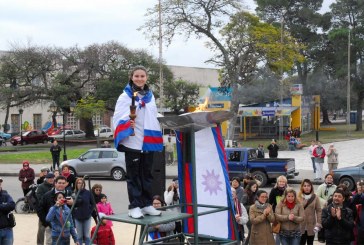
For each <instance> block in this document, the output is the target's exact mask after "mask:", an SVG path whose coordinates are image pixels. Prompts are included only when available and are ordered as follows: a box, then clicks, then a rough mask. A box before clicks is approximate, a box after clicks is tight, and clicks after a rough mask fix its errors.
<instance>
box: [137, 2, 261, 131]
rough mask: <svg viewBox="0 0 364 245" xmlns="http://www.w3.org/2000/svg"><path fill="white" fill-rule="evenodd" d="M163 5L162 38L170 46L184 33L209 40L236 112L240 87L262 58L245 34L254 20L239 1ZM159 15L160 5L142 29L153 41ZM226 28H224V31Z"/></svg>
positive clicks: (214, 60)
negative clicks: (229, 88)
mask: <svg viewBox="0 0 364 245" xmlns="http://www.w3.org/2000/svg"><path fill="white" fill-rule="evenodd" d="M161 6H162V7H161V11H162V13H163V15H162V16H163V17H162V18H163V20H162V25H163V30H164V34H163V37H164V39H165V40H166V41H167V43H171V41H172V39H173V37H174V35H175V34H185V35H186V36H187V38H188V37H190V36H191V35H194V36H196V37H197V38H201V37H206V38H208V40H209V41H210V42H209V47H210V48H211V49H212V50H213V51H215V52H216V53H217V54H216V56H215V57H214V58H212V59H211V60H209V62H213V63H215V64H217V65H219V66H220V67H221V68H222V69H223V71H222V73H221V86H222V87H231V88H232V90H233V92H232V106H231V110H232V111H237V109H238V96H237V91H238V84H240V85H242V84H245V83H248V82H250V81H251V78H252V77H253V75H252V74H254V71H255V70H256V66H257V62H258V59H259V55H258V53H257V50H256V48H257V47H256V46H254V45H253V39H252V38H249V35H247V34H249V33H246V32H245V30H247V29H249V23H248V20H249V19H250V20H252V18H250V17H249V16H248V15H247V14H244V13H241V12H240V11H241V5H240V1H237V0H196V1H189V0H188V1H174V0H164V1H162V4H161ZM158 13H159V6H157V5H156V6H155V7H154V8H151V9H149V10H148V12H147V16H148V17H149V19H148V20H147V21H146V23H145V25H144V26H143V28H144V29H145V30H146V31H145V32H146V33H152V35H149V36H150V38H151V39H155V38H156V36H155V35H153V33H157V32H156V31H155V30H158V27H159V22H158V18H157V16H158ZM229 17H232V19H231V25H226V20H227V19H228V18H229ZM242 19H243V20H247V21H244V22H243V23H242V22H240V21H239V20H242ZM224 26H225V29H224V30H222V28H223V27H224ZM220 31H221V32H220ZM219 32H220V33H221V36H220V35H219ZM237 34H238V35H237ZM244 35H245V36H244ZM239 37H241V38H239ZM245 41H247V42H245ZM235 121H236V120H235V119H232V120H231V123H230V124H229V125H230V129H229V130H232V129H233V128H234V124H235ZM229 135H233V134H232V133H230V134H229Z"/></svg>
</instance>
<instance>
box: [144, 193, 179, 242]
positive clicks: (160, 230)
mask: <svg viewBox="0 0 364 245" xmlns="http://www.w3.org/2000/svg"><path fill="white" fill-rule="evenodd" d="M165 206H166V203H165V202H164V201H163V200H162V197H161V196H159V195H155V196H154V197H153V207H154V208H156V209H158V208H161V207H165ZM175 227H176V224H175V222H174V221H171V222H168V223H165V224H159V225H155V226H151V227H149V228H148V233H149V237H150V238H151V239H152V240H154V239H158V238H161V237H166V236H170V235H173V234H174V229H175Z"/></svg>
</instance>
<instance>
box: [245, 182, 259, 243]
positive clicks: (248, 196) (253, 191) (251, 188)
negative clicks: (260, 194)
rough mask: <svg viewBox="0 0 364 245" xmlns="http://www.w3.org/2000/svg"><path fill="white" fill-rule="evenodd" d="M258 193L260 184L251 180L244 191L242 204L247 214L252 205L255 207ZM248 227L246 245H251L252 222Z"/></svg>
mask: <svg viewBox="0 0 364 245" xmlns="http://www.w3.org/2000/svg"><path fill="white" fill-rule="evenodd" d="M257 191H258V184H257V182H256V181H254V180H251V181H250V182H249V183H248V184H247V186H246V187H245V189H244V195H243V202H242V203H243V205H244V207H245V209H246V211H247V213H249V209H250V207H251V205H253V204H254V203H255V200H256V199H257ZM246 226H247V227H248V237H247V238H246V240H245V245H247V244H249V238H250V229H251V223H250V221H248V223H247V224H246Z"/></svg>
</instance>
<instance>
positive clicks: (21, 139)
mask: <svg viewBox="0 0 364 245" xmlns="http://www.w3.org/2000/svg"><path fill="white" fill-rule="evenodd" d="M23 112H24V110H23V109H22V108H19V115H20V144H21V145H23V132H22V128H21V127H22V125H23Z"/></svg>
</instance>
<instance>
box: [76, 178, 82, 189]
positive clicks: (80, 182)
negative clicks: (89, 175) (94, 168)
mask: <svg viewBox="0 0 364 245" xmlns="http://www.w3.org/2000/svg"><path fill="white" fill-rule="evenodd" d="M82 184H83V183H82V181H80V180H79V181H77V190H79V189H82Z"/></svg>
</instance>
